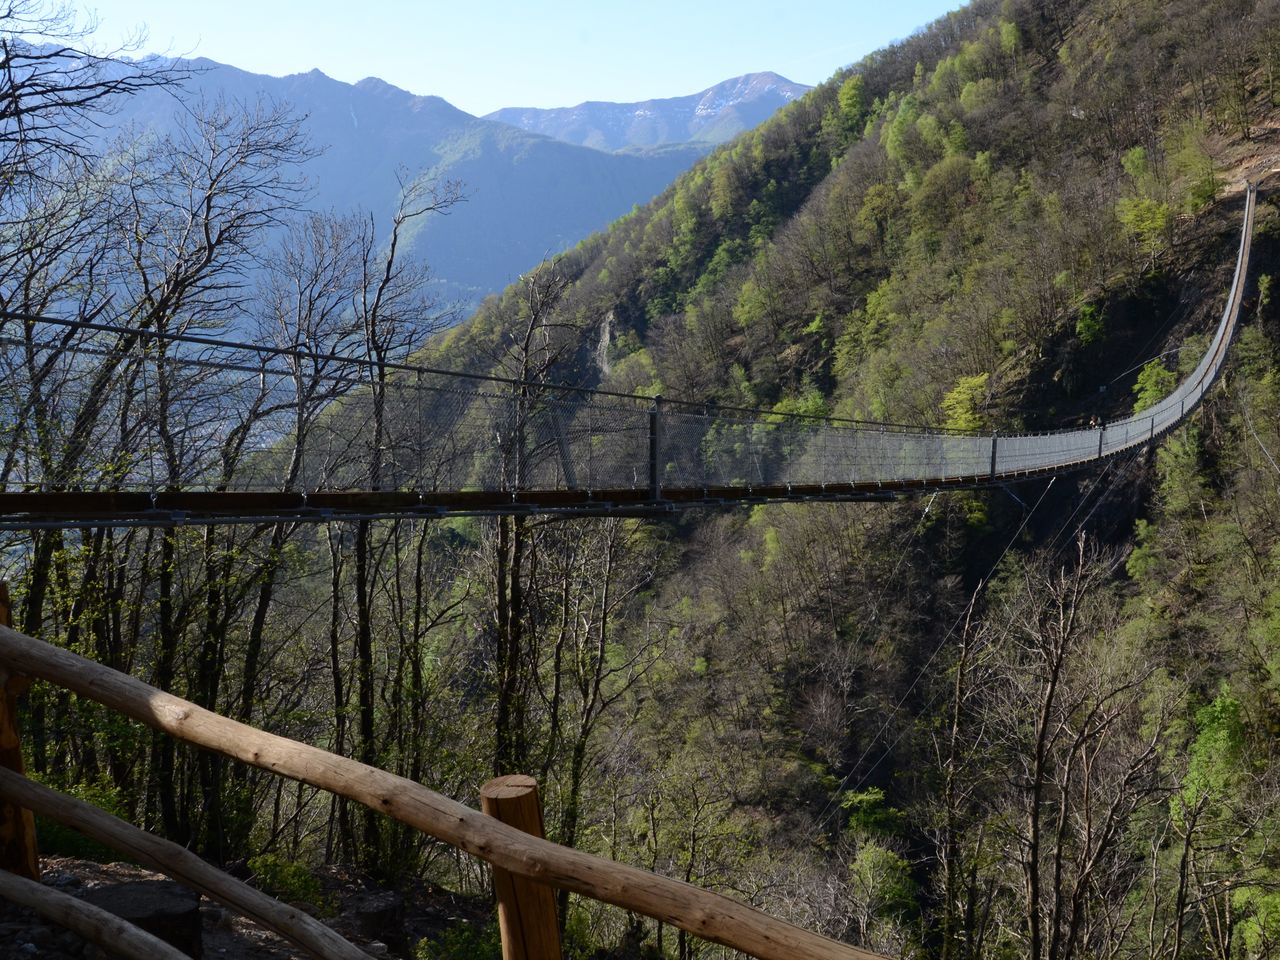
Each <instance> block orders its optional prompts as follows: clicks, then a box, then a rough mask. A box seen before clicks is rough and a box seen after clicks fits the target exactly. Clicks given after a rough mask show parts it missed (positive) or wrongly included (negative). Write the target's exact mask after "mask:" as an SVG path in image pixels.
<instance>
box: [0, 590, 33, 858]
mask: <svg viewBox="0 0 1280 960" xmlns="http://www.w3.org/2000/svg"><path fill="white" fill-rule="evenodd" d="M0 624H3V625H4V626H6V627H9V628H10V629H12V628H13V605H12V604H11V603H10V602H9V584H7V583H5V582H4V581H0ZM29 686H31V678H30V677H23V676H20V675H17V674H13V673H10V672H9V671H8V670H7V669H5V668H4V667H0V766H4V767H7V768H8V769H10V770H12V771H13V772H14V773H17V774H23V773H24V770H23V766H22V741H21V739H20V738H19V737H18V695H19V694H21V693H25V692H26V689H27V687H29ZM0 870H8V871H9V872H10V873H16V874H18V876H21V877H26V878H27V879H28V880H39V879H40V862H39V858H38V856H37V854H36V820H35V816H34V815H32V813H31V811H30V810H28V809H26V808H25V807H20V806H17V805H16V804H12V803H7V802H0Z"/></svg>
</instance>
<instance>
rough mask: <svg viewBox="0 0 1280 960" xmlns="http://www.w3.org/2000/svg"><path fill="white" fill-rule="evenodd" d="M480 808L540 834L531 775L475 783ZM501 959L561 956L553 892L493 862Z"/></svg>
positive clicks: (555, 959) (538, 959)
mask: <svg viewBox="0 0 1280 960" xmlns="http://www.w3.org/2000/svg"><path fill="white" fill-rule="evenodd" d="M480 809H481V811H483V813H484V814H485V815H486V816H490V817H495V818H496V819H498V820H501V821H502V822H503V823H505V824H508V825H509V826H512V827H515V828H516V829H517V830H522V831H524V832H525V833H527V834H529V835H530V836H534V837H542V836H544V830H543V825H542V804H541V803H540V802H539V801H538V784H537V782H536V781H534V779H533V777H527V776H525V775H524V774H520V773H513V774H509V775H507V776H505V777H497V778H495V779H493V780H490V781H489V782H488V783H486V784H485V785H484V786H482V787H481V788H480ZM493 892H494V895H495V896H496V897H497V900H498V928H499V932H500V934H501V935H502V960H560V923H559V920H558V919H557V917H556V898H555V894H554V893H553V892H552V890H551V888H550V887H548V886H547V885H546V884H545V883H538V882H537V881H534V880H527V879H525V878H524V877H521V876H519V875H517V874H514V873H510V872H508V871H506V870H503V869H502V868H501V867H494V868H493Z"/></svg>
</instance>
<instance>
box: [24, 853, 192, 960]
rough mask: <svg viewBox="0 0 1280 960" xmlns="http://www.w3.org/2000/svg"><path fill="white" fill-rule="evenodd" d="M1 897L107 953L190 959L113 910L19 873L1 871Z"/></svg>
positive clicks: (141, 959) (147, 959) (127, 959)
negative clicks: (21, 875) (110, 911)
mask: <svg viewBox="0 0 1280 960" xmlns="http://www.w3.org/2000/svg"><path fill="white" fill-rule="evenodd" d="M0 898H3V899H5V900H8V901H10V902H11V903H16V904H18V905H19V906H23V907H26V908H28V909H29V910H34V911H35V912H36V913H37V914H39V915H40V916H41V917H43V918H44V919H46V920H48V921H49V922H50V923H56V924H57V925H58V926H60V927H66V928H67V929H68V930H70V931H72V932H73V933H78V934H80V936H82V937H83V938H84V939H86V940H88V941H89V942H90V943H92V944H95V945H97V946H98V947H101V948H102V950H103V952H105V953H106V954H107V955H108V956H112V957H123V958H124V960H190V958H189V957H188V956H187V955H186V954H185V953H183V952H182V951H180V950H176V949H175V948H173V947H171V946H170V945H169V944H167V943H165V942H164V941H163V940H161V939H160V938H159V937H153V936H152V935H151V934H149V933H147V932H146V931H145V930H141V929H139V928H138V927H135V926H134V925H133V924H132V923H129V922H127V921H125V920H121V919H120V918H119V917H117V916H116V915H115V914H114V913H108V912H107V911H106V910H103V909H102V908H101V907H95V906H94V905H93V904H91V903H85V902H84V901H83V900H77V899H76V898H75V897H73V896H70V895H69V894H65V893H62V892H61V891H58V890H54V889H53V888H52V887H46V886H45V885H44V884H41V883H37V882H36V881H34V880H28V879H27V878H26V877H20V876H18V875H17V874H16V873H7V872H5V871H3V870H0Z"/></svg>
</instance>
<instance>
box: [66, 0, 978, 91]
mask: <svg viewBox="0 0 1280 960" xmlns="http://www.w3.org/2000/svg"><path fill="white" fill-rule="evenodd" d="M960 3H961V0H895V2H884V0H878V2H877V0H798V2H792V3H780V2H768V0H714V2H711V0H629V2H626V3H619V2H609V0H555V2H539V0H526V2H523V3H521V2H517V0H470V2H456V0H455V2H452V3H443V2H439V0H421V2H417V3H414V2H410V0H341V2H339V0H310V2H305V3H303V2H287V0H286V2H282V0H256V2H247V0H96V2H95V0H84V2H79V3H78V4H77V5H78V6H79V7H80V9H81V10H83V11H85V12H86V13H96V15H97V18H98V21H99V24H100V26H99V29H98V33H97V35H96V42H97V44H98V45H100V46H114V45H116V44H118V43H119V41H120V39H121V37H123V36H124V35H126V34H128V33H130V32H131V31H136V30H137V29H138V28H139V27H146V29H147V32H148V40H147V42H146V44H145V50H147V51H150V52H157V53H165V54H169V55H172V56H186V55H191V56H203V57H209V58H210V59H212V60H217V61H219V62H221V63H229V64H232V65H234V66H237V67H241V68H243V69H245V70H251V71H253V72H255V73H267V74H273V75H277V76H279V75H284V74H288V73H301V72H305V71H307V70H310V69H312V68H313V67H318V68H320V69H321V70H323V71H324V72H325V73H327V74H329V76H331V77H334V78H336V79H338V80H345V81H348V82H354V81H356V80H360V79H362V78H363V77H367V76H376V77H381V78H382V79H383V80H386V81H387V82H388V83H392V84H395V85H396V86H398V87H403V88H404V89H406V90H409V91H411V92H413V93H418V94H437V95H439V96H442V97H444V98H445V99H446V100H448V101H449V102H451V103H453V104H454V105H455V106H458V107H461V108H462V109H463V110H467V111H469V112H471V113H475V114H483V113H487V112H489V111H491V110H495V109H497V108H498V107H526V106H527V107H562V106H572V105H574V104H577V103H580V102H582V101H583V100H614V101H622V102H626V101H633V100H644V99H648V98H650V97H672V96H680V95H683V94H688V93H695V92H697V91H698V90H701V89H704V88H705V87H709V86H711V85H712V84H713V83H718V82H719V81H721V80H725V79H727V78H729V77H733V76H738V75H740V74H743V73H751V72H753V71H757V70H773V71H775V72H777V73H780V74H782V75H783V76H785V77H787V78H788V79H791V80H795V81H798V82H800V83H809V84H814V83H818V82H819V81H821V80H825V79H826V78H827V77H829V76H830V75H831V74H832V73H834V72H835V71H836V70H837V69H838V68H839V67H841V66H844V65H846V64H848V63H852V62H853V61H854V60H857V59H859V58H860V57H862V56H863V55H864V54H866V53H869V52H871V51H872V50H875V49H877V48H879V47H882V46H884V45H885V44H887V43H889V42H891V41H893V40H896V39H900V38H902V37H905V36H908V35H909V34H910V33H912V31H914V30H915V29H916V28H917V27H919V26H922V25H924V24H926V23H928V22H929V21H931V20H933V19H934V18H935V17H937V16H939V15H941V14H943V13H945V12H947V11H948V10H951V9H954V8H956V7H958V6H960Z"/></svg>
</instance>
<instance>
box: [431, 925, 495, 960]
mask: <svg viewBox="0 0 1280 960" xmlns="http://www.w3.org/2000/svg"><path fill="white" fill-rule="evenodd" d="M413 956H414V960H499V958H500V957H501V956H502V941H501V938H500V937H499V934H498V923H497V921H496V920H494V921H491V922H489V923H486V924H483V925H476V924H470V923H455V924H454V925H453V926H451V927H449V929H447V930H445V932H444V933H442V934H440V935H439V936H437V937H433V938H431V939H425V938H424V939H422V940H419V941H418V943H417V945H416V946H415V947H414V948H413Z"/></svg>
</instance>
